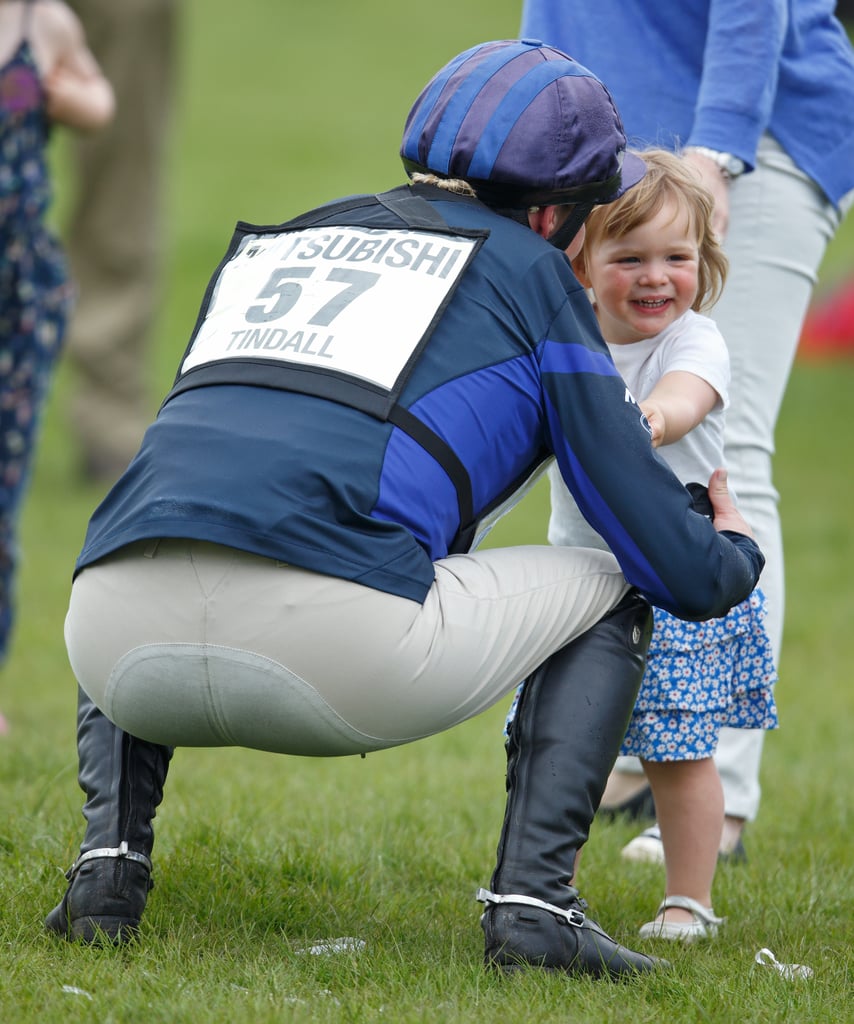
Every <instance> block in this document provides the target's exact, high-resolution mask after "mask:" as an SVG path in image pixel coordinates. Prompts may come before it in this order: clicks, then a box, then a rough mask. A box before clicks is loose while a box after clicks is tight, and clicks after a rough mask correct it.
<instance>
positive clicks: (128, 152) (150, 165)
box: [66, 0, 179, 484]
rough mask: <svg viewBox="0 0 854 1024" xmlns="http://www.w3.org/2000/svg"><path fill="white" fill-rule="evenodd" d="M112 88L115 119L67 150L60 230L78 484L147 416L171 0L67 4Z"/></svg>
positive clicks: (171, 50)
mask: <svg viewBox="0 0 854 1024" xmlns="http://www.w3.org/2000/svg"><path fill="white" fill-rule="evenodd" d="M70 3H71V6H72V7H73V8H74V9H75V10H76V11H77V13H78V15H79V16H80V19H81V21H82V22H83V25H84V27H85V29H86V31H87V33H88V37H89V40H90V43H91V46H92V50H93V52H94V53H95V55H96V57H97V58H98V60H99V62H100V64H101V66H102V67H103V68H104V72H105V74H106V75H107V76H108V78H109V79H110V81H111V82H112V83H113V87H114V89H115V92H116V117H115V119H114V120H113V122H112V124H111V125H110V126H109V127H108V128H107V129H106V130H105V131H103V132H100V133H99V134H98V135H97V136H93V137H92V138H87V139H81V140H78V141H77V143H76V145H75V147H74V149H73V154H72V156H73V162H74V169H75V171H76V174H75V179H76V189H75V192H74V196H73V205H72V209H71V212H70V219H69V222H68V224H67V227H66V236H67V246H68V254H69V260H70V264H71V273H72V276H73V278H74V281H75V284H76V286H77V288H78V291H79V299H78V303H77V306H76V308H75V311H74V315H73V317H72V320H71V325H70V328H69V335H68V359H69V361H70V363H71V366H72V368H73V371H74V373H73V380H72V392H71V398H70V409H69V414H70V422H71V428H72V431H73V433H74V435H75V437H76V440H77V443H78V446H79V450H80V464H81V471H82V474H83V476H84V478H85V479H87V480H90V481H92V482H94V483H98V484H111V483H113V482H114V481H115V479H116V478H117V477H118V476H119V474H120V473H121V472H122V470H124V469H125V468H126V466H127V464H128V462H130V460H131V457H132V456H133V455H134V453H135V452H136V450H137V448H138V446H139V442H140V439H141V438H142V435H143V432H144V431H145V427H146V426H147V424H148V421H149V420H150V418H151V412H152V398H151V393H150V376H151V341H152V332H153V329H154V325H155V321H156V315H157V309H158V306H157V300H158V289H159V284H160V270H161V263H162V258H163V252H164V229H163V206H164V183H165V172H166V156H167V149H168V141H169V130H170V127H171V123H172V115H173V107H174V99H175V91H176V77H177V61H178V43H179V9H178V8H179V4H178V0H121V2H118V0H70Z"/></svg>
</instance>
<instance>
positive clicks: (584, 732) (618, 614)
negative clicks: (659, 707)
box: [477, 593, 662, 977]
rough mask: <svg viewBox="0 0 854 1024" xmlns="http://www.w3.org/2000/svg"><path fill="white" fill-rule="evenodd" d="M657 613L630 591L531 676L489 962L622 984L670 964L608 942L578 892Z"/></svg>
mask: <svg viewBox="0 0 854 1024" xmlns="http://www.w3.org/2000/svg"><path fill="white" fill-rule="evenodd" d="M651 629H652V614H651V610H650V607H649V605H648V604H647V603H646V601H644V600H643V598H641V597H640V596H638V595H636V594H634V593H630V594H629V595H628V596H627V597H626V598H624V600H623V601H622V602H621V603H620V604H619V605H618V607H617V608H616V609H614V611H612V612H611V613H610V614H609V615H607V616H605V618H603V619H601V620H600V621H599V622H598V623H596V625H595V626H593V627H592V628H591V629H589V630H588V631H587V632H586V633H584V634H583V635H582V636H580V637H579V638H578V639H577V640H575V641H573V642H572V643H571V644H568V645H567V646H566V647H564V648H562V649H561V650H560V651H558V652H557V653H555V654H554V655H552V657H551V658H549V659H548V660H547V661H546V662H545V663H544V664H543V665H541V666H540V668H539V669H537V670H536V672H534V673H533V675H532V676H531V677H530V679H528V681H527V682H526V684H525V687H524V689H523V691H522V696H521V698H520V701H519V705H518V707H517V710H516V716H515V719H514V721H513V723H512V725H511V727H510V734H509V738H508V741H507V807H506V812H505V817H504V825H503V827H502V831H501V838H500V840H499V844H498V863H497V866H496V869H495V873H494V875H493V876H492V892H486V891H485V890H483V889H481V890H479V891H478V894H477V895H478V899H479V900H481V901H482V902H484V903H485V904H486V910H485V911H484V914H483V916H482V918H481V924H482V927H483V930H484V932H485V935H486V954H485V959H486V964H487V966H490V967H497V968H500V969H502V970H505V971H512V970H516V969H519V968H521V967H525V966H530V965H533V966H536V967H541V968H545V969H549V970H562V971H568V972H570V973H573V974H592V975H596V976H606V977H621V976H624V975H631V974H635V973H637V972H642V971H649V970H653V969H654V968H655V967H656V966H658V965H659V964H661V963H662V961H659V960H656V959H654V958H652V957H648V956H644V955H643V954H641V953H635V952H633V951H632V950H630V949H627V948H626V947H625V946H620V945H619V944H618V943H617V942H615V941H614V940H613V939H612V938H610V937H609V936H608V935H607V934H606V933H605V932H604V931H603V930H602V928H600V927H599V925H598V924H597V923H596V922H595V921H593V920H591V919H590V918H589V917H588V916H587V913H586V910H587V905H586V903H585V902H584V901H583V900H581V899H580V898H579V895H578V890H577V889H575V888H573V887H572V885H571V884H570V883H571V882H572V876H573V873H574V868H575V857H576V854H577V853H578V851H579V850H580V849H581V847H582V846H583V844H584V842H585V841H586V839H587V836H588V833H589V830H590V824H591V822H592V821H593V816H594V814H595V813H596V809H597V808H598V806H599V801H600V800H601V798H602V793H603V791H604V789H605V783H606V782H607V779H608V774H609V772H610V771H611V768H612V767H613V764H614V760H615V758H616V756H617V754H618V752H619V749H620V745H621V743H622V740H623V737H624V736H625V733H626V728H627V726H628V722H629V718H630V716H631V712H632V708H633V706H634V701H635V698H636V696H637V692H638V687H639V686H640V682H641V677H642V676H643V671H644V667H645V664H646V651H647V647H648V646H649V637H650V632H651Z"/></svg>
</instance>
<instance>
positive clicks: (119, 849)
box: [65, 841, 151, 882]
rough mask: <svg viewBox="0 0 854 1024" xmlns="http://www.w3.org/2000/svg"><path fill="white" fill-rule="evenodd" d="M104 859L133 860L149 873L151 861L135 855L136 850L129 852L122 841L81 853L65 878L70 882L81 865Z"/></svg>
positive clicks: (139, 854)
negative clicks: (121, 858)
mask: <svg viewBox="0 0 854 1024" xmlns="http://www.w3.org/2000/svg"><path fill="white" fill-rule="evenodd" d="M104 857H117V858H118V857H123V858H124V859H125V860H135V861H137V863H139V864H142V865H144V866H145V867H147V868H148V870H149V871H151V861H150V860H149V859H148V857H146V856H145V854H144V853H137V852H136V850H129V849H128V844H127V842H124V841H122V842H121V843H119V845H118V846H114V847H101V848H99V849H97V850H87V851H86V853H81V854H80V856H79V857H78V858H77V860H76V861H75V862H74V863H73V864H72V865H71V867H70V868H69V869H68V871H66V872H65V877H66V878H67V879H68V881H69V882H70V881H71V879H72V878H74V876H75V875H76V874H77V872H78V871H79V870H80V865H81V864H85V863H86V861H87V860H99V859H101V858H104Z"/></svg>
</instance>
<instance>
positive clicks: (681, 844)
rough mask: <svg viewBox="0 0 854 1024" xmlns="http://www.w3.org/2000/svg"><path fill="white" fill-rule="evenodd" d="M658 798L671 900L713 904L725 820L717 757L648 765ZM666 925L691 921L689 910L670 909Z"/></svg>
mask: <svg viewBox="0 0 854 1024" xmlns="http://www.w3.org/2000/svg"><path fill="white" fill-rule="evenodd" d="M643 767H644V771H645V772H646V774H647V778H648V779H649V783H650V786H651V787H652V792H653V796H654V797H655V808H656V811H657V812H658V826H659V828H660V829H661V841H662V843H663V844H664V857H665V863H666V874H667V881H666V889H665V894H666V895H667V896H688V897H690V898H691V899H694V900H696V901H697V902H698V903H701V904H702V905H703V906H704V907H711V905H712V881H713V880H714V877H715V868H716V866H717V860H718V847H719V845H720V841H721V830H722V828H723V820H724V797H723V789H722V787H721V780H720V776H719V775H718V770H717V768H716V767H715V762H714V761H713V760H712V758H710V757H707V758H704V759H702V760H699V761H644V762H643ZM664 920H666V921H691V920H692V915H691V912H690V911H688V910H682V909H681V908H680V907H671V908H668V909H667V910H666V911H665V912H664Z"/></svg>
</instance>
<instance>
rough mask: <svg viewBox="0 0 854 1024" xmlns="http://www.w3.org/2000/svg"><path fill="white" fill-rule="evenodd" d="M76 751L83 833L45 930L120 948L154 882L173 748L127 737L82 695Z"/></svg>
mask: <svg viewBox="0 0 854 1024" xmlns="http://www.w3.org/2000/svg"><path fill="white" fill-rule="evenodd" d="M77 751H78V757H79V774H78V782H79V783H80V788H81V789H82V790H83V792H84V793H85V794H86V803H85V805H84V807H83V816H84V817H85V818H86V823H87V825H86V835H85V837H84V840H83V843H82V844H81V847H80V856H79V857H78V858H77V860H76V861H75V862H74V864H72V866H71V867H70V868H69V870H68V872H67V874H66V877H67V878H68V881H69V885H68V889H67V890H66V892H65V895H64V896H63V897H62V902H61V903H60V904H59V906H57V907H55V908H54V909H53V910H52V911H51V912H50V913H49V914H48V916H47V918H46V919H45V927H46V928H47V929H48V931H53V932H58V933H59V934H60V935H62V936H63V937H65V938H67V939H81V940H82V941H84V942H98V941H112V942H115V943H119V942H122V941H124V940H126V939H129V938H131V937H132V936H133V935H134V934H135V932H136V930H137V928H138V926H139V921H140V917H141V916H142V912H143V910H144V909H145V903H146V900H147V899H148V893H149V891H150V889H151V888H152V885H153V882H152V881H151V861H150V859H149V858H150V856H151V848H152V846H153V845H154V830H153V829H152V827H151V821H152V819H153V818H154V815H155V811H156V809H157V806H158V804H159V803H160V801H161V799H162V798H163V783H164V781H165V779H166V773H167V771H168V769H169V760H170V758H171V757H172V748H171V747H162V746H158V745H157V744H155V743H148V742H146V741H144V740H140V739H137V738H136V737H134V736H131V735H129V734H128V733H126V732H123V731H122V730H121V729H119V728H118V726H115V725H113V723H112V722H111V721H110V720H109V719H108V718H107V717H106V716H105V715H104V714H102V712H101V711H99V710H98V708H97V707H96V706H95V705H94V704H93V703H92V701H91V700H90V699H89V698H88V697H87V696H86V694H85V693H84V692H83V690H80V691H79V695H78V705H77Z"/></svg>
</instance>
